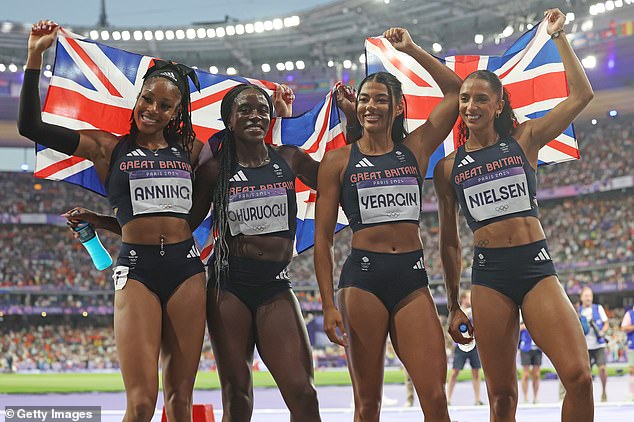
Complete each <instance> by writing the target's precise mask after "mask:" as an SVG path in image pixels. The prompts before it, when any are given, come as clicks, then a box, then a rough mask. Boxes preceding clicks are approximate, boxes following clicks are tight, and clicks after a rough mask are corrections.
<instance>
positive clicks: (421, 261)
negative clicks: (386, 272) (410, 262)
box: [412, 256, 425, 270]
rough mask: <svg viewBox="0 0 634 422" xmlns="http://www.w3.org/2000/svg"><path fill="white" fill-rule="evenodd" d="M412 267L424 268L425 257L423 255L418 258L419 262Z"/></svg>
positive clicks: (416, 268)
mask: <svg viewBox="0 0 634 422" xmlns="http://www.w3.org/2000/svg"><path fill="white" fill-rule="evenodd" d="M412 269H414V270H424V269H425V262H424V261H423V257H422V256H421V257H420V258H418V262H416V264H414V266H413V267H412Z"/></svg>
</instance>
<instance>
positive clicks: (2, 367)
mask: <svg viewBox="0 0 634 422" xmlns="http://www.w3.org/2000/svg"><path fill="white" fill-rule="evenodd" d="M605 310H606V313H607V315H608V317H609V326H610V328H609V329H608V331H607V333H606V339H607V340H608V344H607V349H606V355H607V359H608V363H611V362H626V352H627V346H626V337H625V334H624V333H623V332H622V331H621V330H619V326H620V324H621V320H622V318H623V312H624V311H623V309H610V308H608V307H605ZM440 320H441V323H442V325H443V330H444V332H445V348H446V351H447V359H448V362H449V364H450V363H451V361H452V359H453V353H454V343H453V340H452V339H451V338H450V337H449V335H448V334H447V326H446V325H447V318H446V316H444V315H440ZM305 322H306V326H307V328H308V335H309V338H310V340H311V344H312V346H313V361H314V363H315V368H316V369H318V370H320V369H328V368H343V367H345V365H346V357H345V351H344V350H343V348H341V347H339V346H337V345H333V344H332V343H330V342H329V341H328V339H327V337H326V336H325V334H324V333H323V329H322V324H323V319H322V318H321V314H317V313H306V314H305ZM385 364H386V366H392V367H399V366H400V362H399V360H398V358H397V356H396V354H395V352H394V350H393V349H392V348H391V347H388V348H387V351H386V356H385ZM253 365H254V369H256V370H258V369H259V370H264V369H265V366H264V363H263V362H262V361H261V359H260V358H259V356H257V355H256V356H255V359H254V364H253ZM118 369H119V366H118V360H117V354H116V347H115V342H114V330H113V327H112V320H111V318H107V317H91V318H84V319H82V320H81V323H77V322H74V323H72V322H69V320H68V318H67V321H66V322H61V321H60V322H58V323H42V322H41V321H40V322H39V323H32V322H27V320H24V321H22V322H20V323H11V324H7V323H0V372H34V371H37V372H47V371H52V372H66V371H68V372H71V371H72V372H80V371H90V372H95V371H112V370H118ZM199 369H200V370H201V371H207V370H215V369H216V362H215V359H214V354H213V351H212V349H211V342H210V341H209V334H208V333H207V332H205V340H204V342H203V348H202V353H201V357H200V364H199Z"/></svg>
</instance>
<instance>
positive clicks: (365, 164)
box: [355, 158, 374, 167]
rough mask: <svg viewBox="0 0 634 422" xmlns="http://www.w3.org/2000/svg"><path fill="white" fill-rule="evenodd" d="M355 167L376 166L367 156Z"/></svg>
mask: <svg viewBox="0 0 634 422" xmlns="http://www.w3.org/2000/svg"><path fill="white" fill-rule="evenodd" d="M355 167H374V164H372V162H370V160H368V159H367V158H362V159H361V161H359V162H358V163H357V164H356V165H355Z"/></svg>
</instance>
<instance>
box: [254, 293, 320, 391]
mask: <svg viewBox="0 0 634 422" xmlns="http://www.w3.org/2000/svg"><path fill="white" fill-rule="evenodd" d="M255 326H256V344H257V347H258V351H259V352H260V357H261V358H262V360H263V361H264V363H265V365H266V367H267V368H268V369H269V371H270V372H271V375H273V378H275V381H276V382H277V384H278V386H279V387H280V390H282V392H283V393H284V392H285V390H287V388H285V387H288V388H292V387H293V386H296V385H298V384H301V381H300V380H303V381H305V382H307V383H311V382H312V377H313V360H312V350H311V348H310V342H309V340H308V332H307V331H306V325H305V324H304V318H303V317H302V313H301V310H300V307H299V303H298V302H297V299H296V298H295V295H294V294H293V292H292V291H291V290H290V289H289V290H286V291H283V292H281V293H279V294H278V295H276V296H275V297H274V298H273V299H272V300H270V301H267V303H265V304H264V305H262V306H260V307H259V308H258V310H257V311H256V314H255Z"/></svg>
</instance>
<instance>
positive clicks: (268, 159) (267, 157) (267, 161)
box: [238, 148, 271, 168]
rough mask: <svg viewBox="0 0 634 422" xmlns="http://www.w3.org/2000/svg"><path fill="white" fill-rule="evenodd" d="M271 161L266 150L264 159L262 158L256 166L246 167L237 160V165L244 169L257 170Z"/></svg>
mask: <svg viewBox="0 0 634 422" xmlns="http://www.w3.org/2000/svg"><path fill="white" fill-rule="evenodd" d="M270 161H271V157H270V156H269V149H268V148H267V149H266V157H264V158H263V159H262V160H261V161H260V162H259V163H258V164H256V165H247V164H244V163H242V162H241V161H240V160H238V164H239V165H240V166H241V167H244V168H258V167H262V166H264V165H266V164H268V163H269V162H270Z"/></svg>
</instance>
